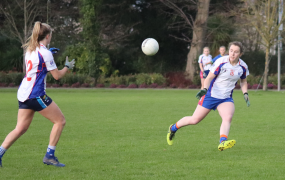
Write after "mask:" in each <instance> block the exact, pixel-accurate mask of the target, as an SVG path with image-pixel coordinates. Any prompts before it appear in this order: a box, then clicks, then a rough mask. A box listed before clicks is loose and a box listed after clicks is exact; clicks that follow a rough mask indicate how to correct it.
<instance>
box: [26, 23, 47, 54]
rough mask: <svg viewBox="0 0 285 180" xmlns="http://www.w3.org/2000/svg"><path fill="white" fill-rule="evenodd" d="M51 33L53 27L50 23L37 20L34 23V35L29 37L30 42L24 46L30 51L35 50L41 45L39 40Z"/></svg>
mask: <svg viewBox="0 0 285 180" xmlns="http://www.w3.org/2000/svg"><path fill="white" fill-rule="evenodd" d="M50 33H51V27H50V26H49V25H48V24H45V23H41V22H39V21H37V22H36V23H35V25H34V28H33V33H32V35H31V36H30V37H29V38H28V39H27V41H28V42H27V43H26V44H24V45H23V46H22V48H24V49H25V51H28V52H32V51H35V50H36V48H37V47H40V44H39V42H40V41H41V40H43V39H44V38H45V37H46V35H48V34H50Z"/></svg>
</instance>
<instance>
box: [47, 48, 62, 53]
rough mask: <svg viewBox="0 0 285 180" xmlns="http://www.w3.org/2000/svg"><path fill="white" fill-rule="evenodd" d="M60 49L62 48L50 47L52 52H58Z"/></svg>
mask: <svg viewBox="0 0 285 180" xmlns="http://www.w3.org/2000/svg"><path fill="white" fill-rule="evenodd" d="M59 50H60V49H58V48H50V49H49V51H50V52H51V53H52V54H56V53H58V51H59Z"/></svg>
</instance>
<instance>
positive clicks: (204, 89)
mask: <svg viewBox="0 0 285 180" xmlns="http://www.w3.org/2000/svg"><path fill="white" fill-rule="evenodd" d="M215 77H216V75H215V74H214V73H212V72H209V74H208V76H207V78H206V79H205V81H204V87H203V89H202V90H200V91H199V92H198V93H197V95H196V98H197V99H200V98H201V97H202V96H204V95H205V94H206V93H207V91H208V89H209V86H210V83H211V81H212V80H213V79H214V78H215Z"/></svg>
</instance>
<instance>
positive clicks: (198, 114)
mask: <svg viewBox="0 0 285 180" xmlns="http://www.w3.org/2000/svg"><path fill="white" fill-rule="evenodd" d="M210 111H211V109H207V108H204V107H203V106H201V105H197V107H196V110H195V112H194V113H193V115H192V116H186V117H184V118H182V119H180V120H179V121H178V122H177V126H178V127H179V128H181V127H183V126H187V125H195V124H198V123H199V122H200V121H202V120H203V119H204V118H205V117H206V116H207V114H208V113H209V112H210Z"/></svg>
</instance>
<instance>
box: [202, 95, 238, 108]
mask: <svg viewBox="0 0 285 180" xmlns="http://www.w3.org/2000/svg"><path fill="white" fill-rule="evenodd" d="M224 102H232V103H234V100H233V98H226V99H217V98H213V97H211V96H209V95H208V96H207V95H204V96H203V97H201V99H200V101H199V103H198V104H199V105H201V106H203V107H204V108H207V109H213V110H216V109H217V107H218V106H219V105H220V104H222V103H224Z"/></svg>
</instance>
